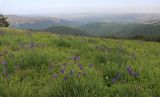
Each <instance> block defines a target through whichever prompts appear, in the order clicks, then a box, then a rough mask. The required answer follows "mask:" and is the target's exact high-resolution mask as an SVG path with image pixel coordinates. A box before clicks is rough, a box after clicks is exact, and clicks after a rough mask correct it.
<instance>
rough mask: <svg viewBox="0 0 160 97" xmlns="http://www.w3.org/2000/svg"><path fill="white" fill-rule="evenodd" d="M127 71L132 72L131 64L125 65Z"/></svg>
mask: <svg viewBox="0 0 160 97" xmlns="http://www.w3.org/2000/svg"><path fill="white" fill-rule="evenodd" d="M127 71H128V73H129V74H131V75H132V72H133V71H132V68H131V66H128V67H127Z"/></svg>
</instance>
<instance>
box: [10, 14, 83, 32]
mask: <svg viewBox="0 0 160 97" xmlns="http://www.w3.org/2000/svg"><path fill="white" fill-rule="evenodd" d="M7 17H8V21H9V22H10V24H11V27H13V28H21V29H33V30H38V29H45V28H48V27H50V26H71V27H72V26H77V25H80V23H78V22H75V21H71V20H68V19H62V18H58V17H27V16H16V15H8V16H7Z"/></svg>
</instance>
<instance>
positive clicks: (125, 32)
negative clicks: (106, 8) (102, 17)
mask: <svg viewBox="0 0 160 97" xmlns="http://www.w3.org/2000/svg"><path fill="white" fill-rule="evenodd" d="M79 28H80V29H81V30H83V31H86V32H88V34H90V35H95V36H116V37H134V36H138V35H142V36H149V37H153V38H154V37H155V36H156V37H158V38H159V37H160V25H159V24H136V23H135V24H134V23H126V24H125V23H124V24H123V23H114V22H113V23H112V22H109V23H105V22H99V23H90V24H86V25H84V26H81V27H79Z"/></svg>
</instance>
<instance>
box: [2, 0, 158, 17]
mask: <svg viewBox="0 0 160 97" xmlns="http://www.w3.org/2000/svg"><path fill="white" fill-rule="evenodd" d="M0 11H2V12H3V13H5V14H22V15H23V14H30V15H31V14H56V13H88V12H90V13H96V12H99V13H160V0H0Z"/></svg>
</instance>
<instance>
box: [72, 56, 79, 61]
mask: <svg viewBox="0 0 160 97" xmlns="http://www.w3.org/2000/svg"><path fill="white" fill-rule="evenodd" d="M72 59H73V60H74V61H79V60H80V56H78V55H77V56H74V57H73V58H72Z"/></svg>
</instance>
